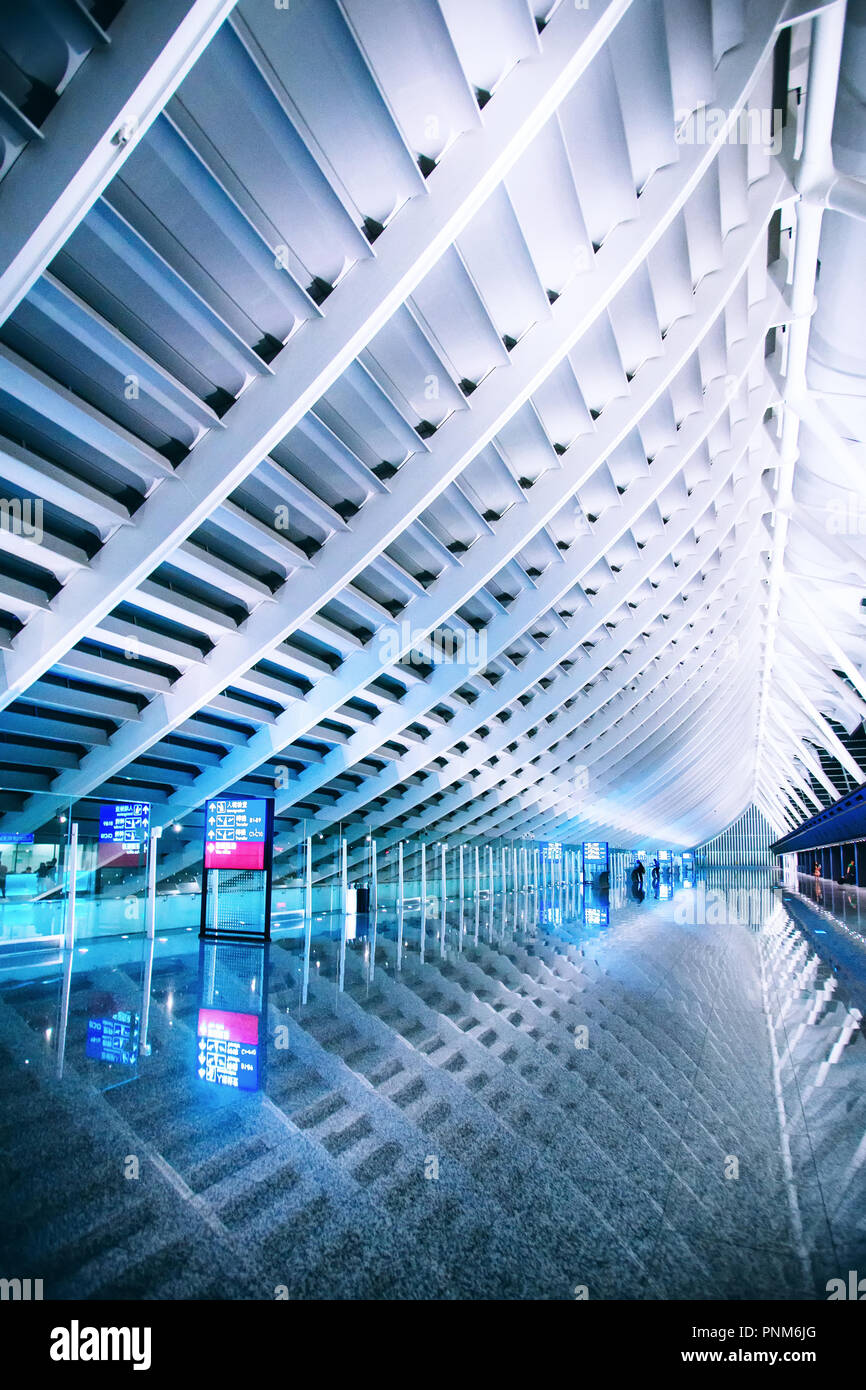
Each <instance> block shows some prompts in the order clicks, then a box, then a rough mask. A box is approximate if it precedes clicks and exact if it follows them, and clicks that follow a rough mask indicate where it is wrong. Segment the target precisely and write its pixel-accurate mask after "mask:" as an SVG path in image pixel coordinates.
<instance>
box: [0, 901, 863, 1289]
mask: <svg viewBox="0 0 866 1390" xmlns="http://www.w3.org/2000/svg"><path fill="white" fill-rule="evenodd" d="M846 933H847V934H848V936H850V935H851V928H850V927H844V926H842V925H840V926H839V927H838V929H837V928H836V927H834V925H833V922H832V920H831V919H830V918H829V917H828V916H827V915H826V914H824V915H821V914H819V913H818V912H817V911H816V910H815V908H814V907H813V906H811V905H809V904H807V903H805V902H804V901H803V900H802V899H800V898H799V897H797V896H796V895H794V894H791V893H785V894H783V893H782V892H781V891H780V890H779V889H774V888H772V887H771V881H770V879H769V877H768V876H761V875H756V874H753V875H746V876H743V875H741V876H739V877H737V876H734V875H729V876H725V875H720V876H717V877H715V878H714V879H712V880H710V881H707V882H705V883H701V884H698V885H697V886H696V887H692V888H683V887H682V886H680V885H670V884H663V885H662V888H661V891H660V893H659V896H658V897H655V896H654V895H653V894H652V893H650V894H649V895H648V896H647V897H646V899H645V900H644V901H637V900H636V899H635V898H634V896H633V895H631V894H630V893H626V892H625V890H616V889H615V890H613V891H612V892H611V894H610V898H609V900H608V899H607V898H595V897H591V896H590V897H587V898H586V899H584V897H583V896H582V895H579V894H575V893H568V892H557V893H555V894H553V895H552V896H551V895H548V896H547V897H546V898H544V899H543V900H542V901H540V902H536V900H535V898H534V897H533V896H532V895H531V894H528V895H527V894H523V893H520V894H518V895H516V897H515V895H513V894H509V895H508V896H507V897H506V898H501V897H499V898H496V899H495V900H494V901H492V902H488V901H487V900H486V899H485V900H483V901H480V902H475V901H474V900H467V901H466V902H465V903H464V904H463V909H462V911H461V910H460V904H459V903H457V902H449V903H448V905H447V912H446V914H445V918H444V921H443V918H442V915H441V913H440V912H439V911H438V904H436V903H435V902H431V904H430V909H429V910H428V911H427V912H426V913H425V914H424V916H423V917H422V916H421V914H420V912H418V911H415V912H414V913H407V914H405V916H403V917H402V918H398V917H396V916H395V915H394V914H393V913H380V914H378V915H377V917H376V918H375V920H372V921H371V920H368V919H367V918H362V917H358V918H352V919H351V920H349V921H343V920H341V919H338V918H334V919H325V918H323V919H318V920H316V921H314V922H313V923H312V924H311V930H310V932H309V934H308V936H306V937H305V934H304V930H303V927H301V928H300V929H293V930H290V931H286V932H284V933H283V934H282V935H281V936H280V938H279V939H277V940H275V941H274V942H272V944H271V945H270V947H269V948H267V949H258V948H255V947H248V946H239V945H221V946H219V947H213V946H210V945H205V946H201V947H200V945H199V942H198V940H197V939H196V938H195V936H194V934H192V933H186V932H177V933H173V934H169V935H166V936H165V937H163V938H161V939H159V940H157V941H156V942H152V943H145V942H143V941H142V940H141V939H130V940H126V941H123V940H118V939H112V940H109V941H106V942H104V943H99V942H88V943H87V944H86V946H83V947H81V948H76V950H75V952H74V953H72V954H71V955H70V954H66V955H65V954H64V953H63V952H62V951H58V950H57V949H56V948H51V947H48V946H45V947H43V948H41V950H40V953H39V954H38V955H25V954H22V955H19V956H15V957H10V958H7V959H6V960H5V961H4V963H3V967H2V973H0V1095H2V1116H0V1193H2V1196H0V1228H2V1237H0V1276H5V1277H22V1278H24V1277H28V1276H29V1277H31V1278H42V1279H43V1280H44V1291H45V1297H46V1298H52V1297H53V1298H73V1299H74V1298H101V1297H128V1298H180V1297H190V1298H219V1299H222V1298H267V1299H271V1298H275V1297H290V1298H379V1299H381V1298H393V1299H402V1298H413V1299H419V1298H420V1299H424V1298H436V1299H456V1298H462V1299H467V1298H483V1299H492V1298H509V1299H519V1298H544V1299H573V1298H575V1297H582V1296H588V1297H589V1298H598V1299H714V1298H725V1299H746V1298H763V1299H773V1300H787V1299H799V1298H809V1299H815V1298H819V1299H822V1298H826V1282H827V1280H828V1279H830V1278H834V1277H836V1276H839V1275H842V1276H845V1275H847V1271H848V1270H849V1269H856V1268H857V1267H858V1261H859V1267H860V1268H862V1269H863V1270H864V1271H866V1248H864V1247H866V1226H864V1222H866V1193H864V1183H863V1164H864V1160H866V1138H864V1133H866V1098H864V1085H863V1081H864V1077H866V1039H864V1036H863V1029H862V1016H861V1013H860V1010H859V1007H858V1005H857V1002H856V1000H857V999H858V998H859V997H860V987H861V985H862V983H863V981H864V980H866V965H864V968H863V969H862V971H860V972H859V973H860V978H859V980H858V964H857V956H856V944H855V943H851V942H848V944H847V946H846V948H845V951H846V953H843V954H842V955H840V951H841V949H842V948H841V945H840V942H841V939H842V937H843V936H845V934H846ZM837 938H838V940H837ZM843 955H844V959H843ZM106 1020H108V1021H109V1022H105V1021H106ZM112 1029H113V1030H114V1033H115V1035H116V1037H115V1038H114V1039H112V1038H111V1037H110V1036H108V1033H109V1031H110V1030H112ZM207 1033H209V1035H210V1036H209V1038H208V1039H207V1040H206V1041H205V1040H203V1039H204V1035H205V1034H207ZM227 1036H231V1038H233V1039H235V1040H238V1039H239V1040H240V1042H238V1043H237V1046H234V1045H232V1046H228V1045H226V1046H224V1045H223V1043H222V1041H221V1039H224V1038H225V1037H227ZM221 1047H222V1048H223V1054H221V1053H220V1049H221ZM233 1053H237V1054H238V1055H239V1056H240V1057H241V1059H242V1064H243V1065H242V1069H241V1071H239V1072H238V1073H237V1075H238V1076H239V1077H240V1078H241V1080H242V1081H245V1084H246V1085H248V1086H249V1089H242V1087H241V1086H238V1087H237V1088H235V1087H234V1086H232V1085H224V1084H219V1083H218V1082H217V1081H215V1080H214V1079H213V1077H214V1075H215V1070H214V1068H215V1067H216V1068H217V1070H218V1069H219V1068H220V1067H222V1074H227V1075H228V1076H229V1077H231V1076H232V1075H233V1073H232V1070H231V1068H232V1066H233V1065H234V1064H233V1062H232V1061H231V1057H232V1055H233ZM215 1058H216V1060H215Z"/></svg>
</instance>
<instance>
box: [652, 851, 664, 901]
mask: <svg viewBox="0 0 866 1390" xmlns="http://www.w3.org/2000/svg"><path fill="white" fill-rule="evenodd" d="M661 870H662V866H661V864H660V863H659V861H658V860H657V859H654V860H653V871H652V881H653V885H654V886H657V885H658V882H659V879H660V878H661ZM656 896H658V894H656Z"/></svg>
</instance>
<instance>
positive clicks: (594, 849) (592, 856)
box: [583, 841, 607, 869]
mask: <svg viewBox="0 0 866 1390" xmlns="http://www.w3.org/2000/svg"><path fill="white" fill-rule="evenodd" d="M583 862H584V864H585V865H586V867H587V868H590V866H591V867H593V868H598V867H599V866H602V867H603V868H605V869H606V868H607V842H606V841H590V842H589V843H587V844H585V845H584V847H583Z"/></svg>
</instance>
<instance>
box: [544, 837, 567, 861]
mask: <svg viewBox="0 0 866 1390" xmlns="http://www.w3.org/2000/svg"><path fill="white" fill-rule="evenodd" d="M541 857H542V859H546V860H547V862H548V863H549V864H558V863H559V862H560V861H561V860H562V843H561V841H558V840H551V841H550V843H549V844H546V845H542V846H541Z"/></svg>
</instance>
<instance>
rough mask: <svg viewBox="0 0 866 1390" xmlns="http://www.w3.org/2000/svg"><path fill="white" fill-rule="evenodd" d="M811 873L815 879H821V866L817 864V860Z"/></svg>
mask: <svg viewBox="0 0 866 1390" xmlns="http://www.w3.org/2000/svg"><path fill="white" fill-rule="evenodd" d="M813 872H814V874H815V877H816V878H820V877H821V865H820V864H819V863H818V861H817V859H816V860H815V868H814V870H813Z"/></svg>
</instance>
